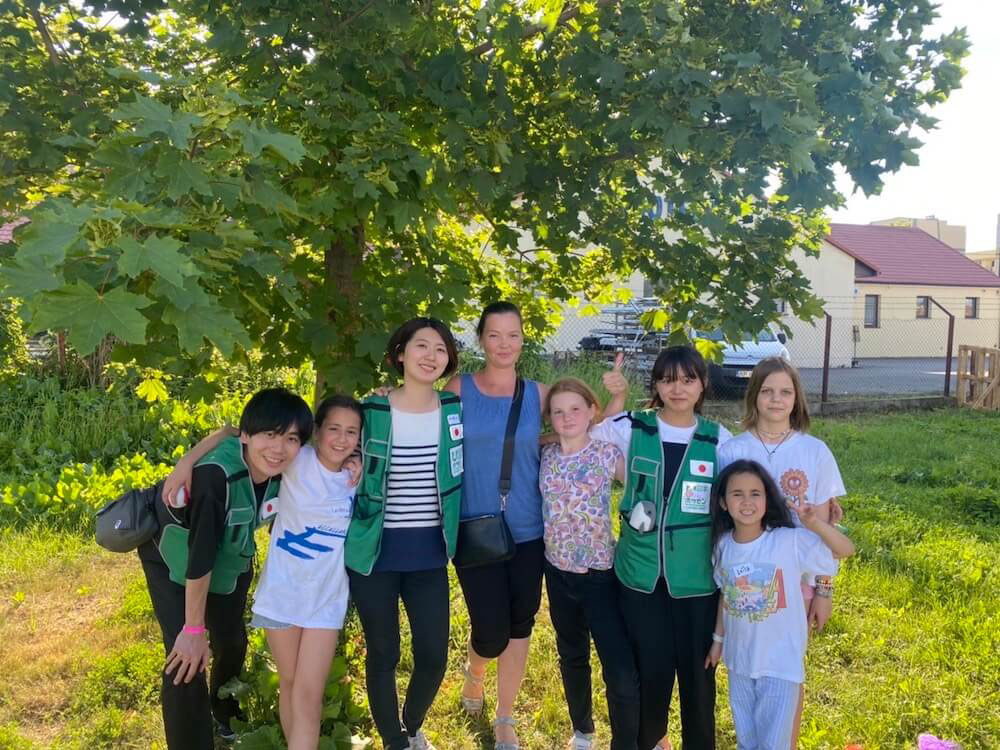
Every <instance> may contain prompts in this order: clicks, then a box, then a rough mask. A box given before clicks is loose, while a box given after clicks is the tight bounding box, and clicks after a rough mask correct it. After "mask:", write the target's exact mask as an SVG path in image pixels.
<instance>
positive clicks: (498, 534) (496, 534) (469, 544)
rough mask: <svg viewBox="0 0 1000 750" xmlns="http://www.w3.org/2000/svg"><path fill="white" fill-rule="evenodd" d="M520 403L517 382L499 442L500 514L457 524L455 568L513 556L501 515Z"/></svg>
mask: <svg viewBox="0 0 1000 750" xmlns="http://www.w3.org/2000/svg"><path fill="white" fill-rule="evenodd" d="M523 400H524V381H523V380H521V378H518V379H517V384H516V385H515V386H514V398H513V399H512V400H511V402H510V413H509V414H508V415H507V432H506V435H505V436H504V441H503V460H502V461H501V462H500V512H499V513H490V514H489V515H485V516H477V517H476V518H467V519H466V520H464V521H462V522H460V523H459V524H458V543H457V545H456V548H455V559H454V563H455V567H456V568H474V567H476V566H477V565H488V564H490V563H498V562H503V561H504V560H509V559H510V558H512V557H513V556H514V537H513V536H512V535H511V533H510V528H509V527H508V526H507V521H506V520H505V519H504V515H503V514H504V511H505V510H507V495H509V494H510V474H511V469H512V468H513V464H514V433H515V432H517V421H518V419H520V417H521V402H522V401H523Z"/></svg>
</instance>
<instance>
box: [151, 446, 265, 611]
mask: <svg viewBox="0 0 1000 750" xmlns="http://www.w3.org/2000/svg"><path fill="white" fill-rule="evenodd" d="M210 465H214V466H218V467H219V468H221V469H222V470H223V471H224V472H225V473H226V528H225V531H224V532H223V536H222V542H221V543H220V544H219V548H218V550H217V551H216V555H215V564H214V565H213V566H212V581H211V584H210V585H209V589H208V590H209V592H210V593H213V594H231V593H232V592H233V591H234V590H235V588H236V579H238V578H239V577H240V576H241V575H242V574H243V573H246V572H247V571H248V570H249V569H250V565H251V564H252V563H253V558H254V554H255V553H256V551H257V546H256V543H255V541H254V531H256V529H257V527H258V526H260V525H262V523H263V522H262V521H261V520H260V513H259V512H258V508H259V505H260V504H259V503H258V502H257V497H256V495H255V494H254V489H253V481H252V480H251V479H250V470H249V469H248V468H247V465H246V462H245V461H244V459H243V444H242V443H241V442H240V440H239V438H236V437H230V438H226V439H225V440H223V441H222V442H221V443H219V444H218V445H217V446H216V447H215V448H214V449H213V450H212V451H210V452H209V453H207V454H205V456H204V457H203V458H202V459H201V460H200V461H199V462H198V463H197V466H210ZM280 483H281V478H280V477H277V478H272V479H271V480H270V481H268V483H267V488H266V489H265V491H264V498H263V500H262V501H261V503H264V502H267V501H268V500H273V499H274V498H275V497H277V495H278V488H279V486H280ZM188 533H189V530H188V529H187V528H185V527H184V526H182V525H181V524H179V523H167V524H165V525H164V526H163V527H162V530H161V532H160V541H159V549H160V556H161V557H163V560H164V562H166V564H167V568H169V570H170V580H171V581H173V582H174V583H177V584H180V585H181V586H183V585H184V584H185V582H186V579H187V565H188Z"/></svg>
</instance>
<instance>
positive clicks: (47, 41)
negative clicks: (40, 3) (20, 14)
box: [28, 7, 62, 65]
mask: <svg viewBox="0 0 1000 750" xmlns="http://www.w3.org/2000/svg"><path fill="white" fill-rule="evenodd" d="M28 12H29V13H30V14H31V18H32V20H33V21H34V22H35V28H37V29H38V33H39V34H41V36H42V43H43V44H44V45H45V51H46V52H48V53H49V62H51V63H52V64H53V65H59V64H60V63H61V62H62V60H61V59H60V58H59V52H58V51H57V50H56V45H55V44H53V42H52V36H51V35H50V34H49V29H48V27H47V26H46V25H45V19H44V18H42V14H41V12H39V10H38V8H37V7H36V8H30V9H29V10H28Z"/></svg>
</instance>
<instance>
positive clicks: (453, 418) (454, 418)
mask: <svg viewBox="0 0 1000 750" xmlns="http://www.w3.org/2000/svg"><path fill="white" fill-rule="evenodd" d="M461 421H462V416H461V415H460V414H449V415H448V424H458V423H459V422H461Z"/></svg>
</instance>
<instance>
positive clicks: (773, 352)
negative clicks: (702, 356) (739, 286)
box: [695, 328, 791, 396]
mask: <svg viewBox="0 0 1000 750" xmlns="http://www.w3.org/2000/svg"><path fill="white" fill-rule="evenodd" d="M695 336H697V337H698V338H702V339H708V340H709V341H723V336H722V332H721V331H717V330H716V331H710V332H704V331H696V332H695ZM786 341H787V338H786V336H785V334H784V333H780V332H777V333H776V332H775V331H773V330H771V329H770V328H765V329H764V330H763V331H761V332H760V333H758V334H757V335H756V336H753V335H751V334H744V335H743V337H742V340H741V341H740V343H739V344H737V345H733V344H730V343H728V342H724V345H723V349H722V363H721V364H718V363H715V362H709V363H708V379H709V382H710V383H711V385H712V390H713V391H714V393H715V395H717V396H724V395H732V394H735V393H741V392H743V391H744V390H746V387H747V383H748V382H749V381H750V373H751V372H752V371H753V368H754V367H755V366H756V365H757V363H758V362H760V361H761V360H762V359H767V358H768V357H781V358H782V359H784V360H786V361H791V358H790V357H789V356H788V349H787V348H786V347H785V343H786Z"/></svg>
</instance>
